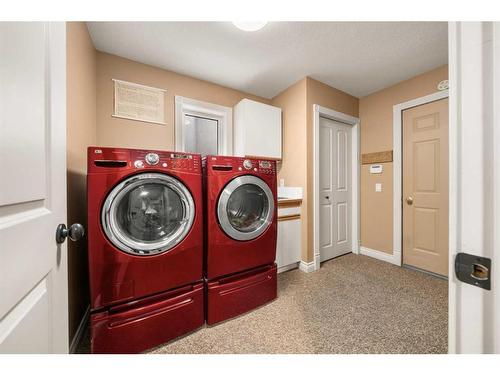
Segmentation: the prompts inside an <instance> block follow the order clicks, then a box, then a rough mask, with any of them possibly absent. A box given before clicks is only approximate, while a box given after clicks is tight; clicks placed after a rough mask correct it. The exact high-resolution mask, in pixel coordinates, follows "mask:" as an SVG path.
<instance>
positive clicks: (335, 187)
mask: <svg viewBox="0 0 500 375" xmlns="http://www.w3.org/2000/svg"><path fill="white" fill-rule="evenodd" d="M351 129H352V126H351V125H346V124H343V123H341V122H337V121H333V120H330V119H327V118H323V117H320V120H319V171H318V172H319V206H320V213H319V220H320V223H319V250H320V255H321V256H320V261H321V262H323V261H325V260H328V259H331V258H334V257H337V256H339V255H343V254H346V253H349V252H351V248H352V247H351V242H352V239H351V170H352V169H351V163H352V160H351Z"/></svg>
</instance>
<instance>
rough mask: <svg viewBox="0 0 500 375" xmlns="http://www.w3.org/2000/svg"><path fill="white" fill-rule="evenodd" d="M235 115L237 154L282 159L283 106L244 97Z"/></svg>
mask: <svg viewBox="0 0 500 375" xmlns="http://www.w3.org/2000/svg"><path fill="white" fill-rule="evenodd" d="M234 116H235V126H234V138H235V145H234V147H235V149H234V151H235V155H237V156H257V157H266V158H271V159H281V108H278V107H273V106H270V105H267V104H262V103H259V102H255V101H253V100H249V99H243V100H242V101H241V102H240V103H238V105H237V106H236V108H235V114H234Z"/></svg>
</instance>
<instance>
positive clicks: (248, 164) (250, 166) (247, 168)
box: [243, 159, 252, 170]
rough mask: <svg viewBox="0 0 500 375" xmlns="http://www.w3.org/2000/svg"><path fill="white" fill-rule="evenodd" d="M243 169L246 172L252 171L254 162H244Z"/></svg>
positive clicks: (248, 160)
mask: <svg viewBox="0 0 500 375" xmlns="http://www.w3.org/2000/svg"><path fill="white" fill-rule="evenodd" d="M243 168H245V169H246V170H249V169H252V161H251V160H250V159H245V160H243Z"/></svg>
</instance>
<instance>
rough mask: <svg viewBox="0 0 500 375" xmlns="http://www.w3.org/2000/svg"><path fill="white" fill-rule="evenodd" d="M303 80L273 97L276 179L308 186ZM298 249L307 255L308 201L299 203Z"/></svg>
mask: <svg viewBox="0 0 500 375" xmlns="http://www.w3.org/2000/svg"><path fill="white" fill-rule="evenodd" d="M306 82H307V79H306V78H304V79H302V80H300V81H299V82H297V83H295V84H293V85H292V86H290V87H289V88H287V89H286V90H285V91H283V92H281V93H280V94H278V95H277V96H275V97H274V98H273V99H272V103H271V104H272V105H274V106H277V107H280V108H281V109H282V121H283V160H282V162H281V163H279V164H278V179H281V178H283V179H284V180H285V185H286V186H296V187H302V189H303V191H304V192H305V191H306V190H307V158H306V154H307V129H306ZM301 217H302V228H301V249H302V258H303V259H306V258H307V225H305V223H306V222H307V205H306V204H303V205H302V212H301Z"/></svg>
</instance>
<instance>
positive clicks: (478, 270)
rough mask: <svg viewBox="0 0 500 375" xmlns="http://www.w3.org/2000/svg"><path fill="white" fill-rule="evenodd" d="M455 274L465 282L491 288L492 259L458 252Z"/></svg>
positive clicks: (487, 288)
mask: <svg viewBox="0 0 500 375" xmlns="http://www.w3.org/2000/svg"><path fill="white" fill-rule="evenodd" d="M455 275H456V276H457V279H458V280H460V281H462V282H464V283H467V284H471V285H475V286H477V287H479V288H483V289H486V290H491V259H490V258H484V257H480V256H477V255H472V254H466V253H458V254H457V256H456V257H455Z"/></svg>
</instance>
